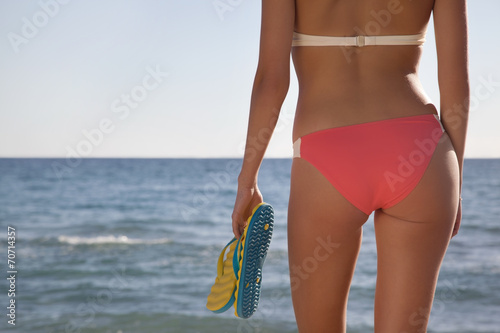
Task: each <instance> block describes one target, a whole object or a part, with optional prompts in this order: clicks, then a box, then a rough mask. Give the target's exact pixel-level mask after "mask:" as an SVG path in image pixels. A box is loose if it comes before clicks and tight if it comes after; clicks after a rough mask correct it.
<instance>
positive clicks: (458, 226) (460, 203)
mask: <svg viewBox="0 0 500 333" xmlns="http://www.w3.org/2000/svg"><path fill="white" fill-rule="evenodd" d="M461 221H462V199H460V200H458V212H457V218H456V220H455V226H454V227H453V233H452V234H451V238H453V236H455V235H456V234H458V228H460V222H461Z"/></svg>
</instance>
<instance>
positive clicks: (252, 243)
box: [233, 203, 274, 318]
mask: <svg viewBox="0 0 500 333" xmlns="http://www.w3.org/2000/svg"><path fill="white" fill-rule="evenodd" d="M273 224H274V211H273V208H272V206H271V205H269V204H266V203H263V204H261V205H260V206H258V207H257V210H256V211H255V212H254V214H253V215H252V217H251V220H250V222H249V223H248V227H247V228H248V230H247V231H246V235H245V238H244V240H243V242H244V244H243V245H242V246H241V247H242V249H241V250H240V252H239V253H238V256H236V255H235V256H234V257H238V259H239V262H238V267H241V269H240V270H239V272H238V281H237V285H236V294H235V296H236V300H235V303H234V305H235V308H236V311H235V314H236V315H237V316H238V317H240V318H249V317H250V316H252V315H253V313H254V312H255V311H256V310H257V306H258V305H259V298H260V289H261V284H262V266H263V265H264V261H265V259H266V256H267V251H268V249H269V244H270V243H271V237H272V233H273ZM236 249H237V250H238V249H240V244H238V245H237V246H236ZM233 259H234V258H233Z"/></svg>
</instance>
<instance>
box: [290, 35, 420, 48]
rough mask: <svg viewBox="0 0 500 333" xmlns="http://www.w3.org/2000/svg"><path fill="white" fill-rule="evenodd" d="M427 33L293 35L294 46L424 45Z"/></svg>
mask: <svg viewBox="0 0 500 333" xmlns="http://www.w3.org/2000/svg"><path fill="white" fill-rule="evenodd" d="M424 42H425V32H423V33H421V34H417V35H394V36H354V37H333V36H316V35H306V34H301V33H298V32H294V33H293V40H292V46H357V47H362V46H367V45H422V44H423V43H424Z"/></svg>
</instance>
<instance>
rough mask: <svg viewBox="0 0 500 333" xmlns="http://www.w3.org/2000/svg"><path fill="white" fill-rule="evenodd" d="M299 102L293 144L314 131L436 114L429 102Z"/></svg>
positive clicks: (434, 108)
mask: <svg viewBox="0 0 500 333" xmlns="http://www.w3.org/2000/svg"><path fill="white" fill-rule="evenodd" d="M311 104H312V103H301V101H300V100H299V103H298V105H297V110H296V113H295V120H294V125H293V135H292V136H293V141H294V142H295V141H296V140H297V139H298V138H299V137H302V136H304V135H307V134H310V133H314V132H317V131H321V130H325V129H330V128H336V127H344V126H351V125H358V124H363V123H371V122H377V121H381V120H387V119H396V118H403V117H411V116H420V115H437V114H438V112H437V109H436V107H435V106H434V105H433V104H432V103H430V102H427V103H424V102H422V101H421V102H417V103H415V101H413V102H411V101H407V102H406V103H403V104H400V103H394V102H393V103H391V102H389V101H387V102H386V103H382V102H381V103H372V104H369V103H359V102H358V103H349V102H346V101H338V102H337V103H335V104H328V103H327V104H324V105H318V104H317V103H315V104H316V105H311Z"/></svg>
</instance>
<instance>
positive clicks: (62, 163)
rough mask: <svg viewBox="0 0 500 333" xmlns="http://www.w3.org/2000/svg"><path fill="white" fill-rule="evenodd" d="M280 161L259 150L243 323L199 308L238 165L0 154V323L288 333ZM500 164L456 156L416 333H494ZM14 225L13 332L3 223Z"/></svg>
mask: <svg viewBox="0 0 500 333" xmlns="http://www.w3.org/2000/svg"><path fill="white" fill-rule="evenodd" d="M290 165H291V160H290V159H266V160H264V163H263V165H262V168H261V172H260V178H259V186H260V189H261V191H262V193H263V194H264V199H265V201H267V202H269V203H271V204H272V205H273V206H274V209H275V216H276V217H275V229H274V234H273V240H272V243H271V246H270V250H269V254H268V256H267V259H266V263H265V265H264V274H263V285H262V295H261V302H260V305H259V308H258V310H257V312H256V313H255V314H254V316H253V317H252V318H251V319H249V320H242V319H237V318H235V316H234V314H233V309H231V310H229V311H227V312H226V313H223V314H213V313H211V312H210V311H208V310H207V309H206V308H205V304H206V297H207V295H208V293H209V292H210V287H211V285H212V283H213V282H214V280H215V275H216V261H217V257H218V255H219V253H220V251H221V249H222V247H223V246H224V245H225V244H226V243H227V241H229V240H230V239H231V237H232V231H231V220H230V216H231V212H232V208H233V204H234V199H235V193H236V178H237V174H238V171H239V166H240V161H239V160H234V159H83V160H66V159H0V227H1V232H0V239H1V244H2V247H1V248H2V250H1V252H0V257H1V258H0V261H1V262H2V265H0V267H1V269H2V276H4V279H3V281H4V282H3V283H1V284H0V286H1V288H0V290H1V295H0V300H1V302H0V303H1V304H0V305H1V306H0V309H3V310H1V311H0V312H2V316H0V318H2V319H0V321H1V323H0V330H1V331H2V332H8V331H12V332H14V331H15V332H29V333H31V332H95V333H99V332H102V333H128V332H140V333H148V332H193V333H194V332H217V333H223V332H297V328H296V325H295V319H294V314H293V308H292V302H291V296H290V287H289V283H290V282H289V277H288V261H287V241H286V219H287V204H288V194H289V181H290ZM499 215H500V160H498V159H491V160H488V159H484V160H483V159H477V160H472V159H471V160H466V162H465V167H464V187H463V221H462V226H461V228H460V232H459V234H458V236H456V237H455V238H453V239H452V241H451V242H450V246H449V248H448V251H447V254H446V256H445V259H444V262H443V265H442V269H441V273H440V276H439V282H438V287H437V290H436V294H435V300H434V305H433V310H432V314H431V318H430V322H429V329H428V332H436V333H438V332H439V333H445V332H450V333H451V332H464V333H465V332H484V333H486V332H500V251H499V247H498V245H499V243H500V241H499V240H500V223H499V220H500V219H499ZM9 226H10V227H12V228H15V231H16V242H15V262H16V267H15V268H16V270H17V273H16V284H15V289H16V292H15V301H16V303H15V304H16V310H15V314H16V317H15V319H16V320H15V323H16V325H15V327H14V326H12V325H11V324H8V320H9V318H8V316H7V313H8V312H9V310H8V309H7V306H9V301H10V299H12V297H8V289H9V282H8V280H6V279H5V278H6V277H8V274H7V271H8V270H9V269H8V267H7V229H8V227H9ZM375 281H376V247H375V236H374V229H373V218H372V217H370V219H369V220H368V222H367V223H366V224H365V226H364V235H363V244H362V248H361V252H360V255H359V259H358V263H357V267H356V272H355V275H354V278H353V281H352V286H351V290H350V295H349V303H348V314H347V327H348V329H347V331H348V332H351V333H354V332H360V333H364V332H373V297H374V292H375V289H374V287H375Z"/></svg>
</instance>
